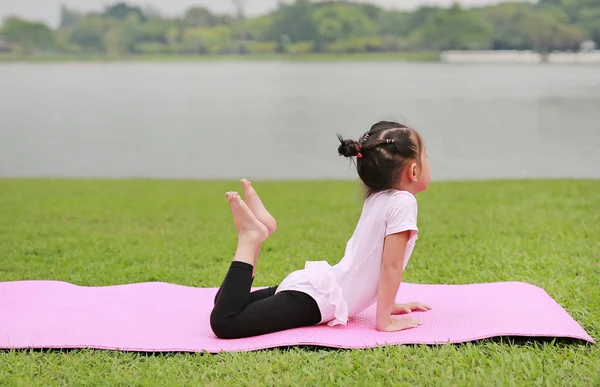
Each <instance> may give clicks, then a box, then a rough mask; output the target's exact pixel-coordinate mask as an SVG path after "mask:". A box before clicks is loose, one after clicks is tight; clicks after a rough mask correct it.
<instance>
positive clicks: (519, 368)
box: [0, 179, 600, 386]
mask: <svg viewBox="0 0 600 387" xmlns="http://www.w3.org/2000/svg"><path fill="white" fill-rule="evenodd" d="M255 187H256V188H257V190H258V192H259V193H260V194H262V196H263V199H264V201H265V203H266V205H267V208H269V209H270V210H271V212H272V213H273V215H274V216H275V218H277V220H278V222H279V229H278V231H277V232H276V233H275V234H274V235H273V236H272V237H271V238H270V239H269V240H268V241H267V242H266V244H265V246H264V248H263V253H262V256H261V260H260V261H259V266H258V275H257V277H256V281H255V285H257V286H263V285H271V284H276V283H278V281H280V280H281V279H283V277H284V276H285V275H286V274H287V273H288V272H290V271H292V270H295V269H298V268H300V267H302V266H303V264H304V261H305V260H323V259H324V260H327V261H329V262H330V263H332V264H333V263H335V262H337V261H338V260H339V259H340V258H341V255H342V253H343V249H344V246H345V243H346V241H347V240H348V238H349V237H350V235H351V233H352V231H353V228H354V226H355V224H356V220H357V217H358V215H359V212H360V192H359V190H358V185H357V184H356V183H355V182H255ZM232 189H238V183H237V182H195V181H150V180H115V181H100V180H10V179H5V180H0V280H2V281H11V280H26V279H47V280H61V281H67V282H72V283H75V284H79V285H88V286H99V285H111V284H123V283H134V282H144V281H165V282H172V283H177V284H182V285H188V286H202V287H214V286H218V285H219V284H220V282H221V280H222V277H223V275H224V274H225V271H226V269H227V267H228V265H229V262H230V260H231V258H232V253H233V251H234V248H235V245H236V240H235V234H234V228H233V225H232V222H231V219H230V214H229V212H228V208H227V205H226V201H225V198H224V196H223V192H225V191H226V190H232ZM418 199H419V206H420V207H419V226H420V229H421V232H420V239H419V242H418V243H417V247H416V249H415V252H414V254H413V257H412V258H411V262H410V264H409V265H408V268H407V272H406V274H405V281H408V282H418V283H449V284H466V283H476V282H493V281H526V282H529V283H532V284H535V285H538V286H541V287H543V288H544V289H546V291H548V293H549V294H550V295H551V296H552V297H554V298H555V299H556V300H557V301H558V302H559V303H560V304H561V305H562V306H563V307H565V308H566V310H567V311H568V312H569V313H570V314H571V315H572V316H573V317H574V318H575V319H576V320H577V321H578V322H579V323H580V324H581V325H582V326H583V327H584V328H585V329H586V330H587V331H588V332H589V333H590V334H591V335H592V337H594V338H595V339H596V340H597V341H598V340H599V339H600V319H599V317H600V280H599V279H600V253H599V251H600V180H595V181H593V180H588V181H575V180H573V181H568V180H557V181H488V182H453V183H434V184H432V185H431V187H430V189H429V191H427V192H425V193H423V194H420V195H418ZM506 313H510V310H507V311H506ZM0 318H1V316H0ZM599 370H600V349H599V346H598V345H595V346H592V345H582V344H579V343H563V342H560V341H559V342H541V341H525V342H511V341H510V340H507V339H502V340H483V341H480V342H476V343H468V344H461V345H444V346H395V347H386V348H378V349H368V350H331V349H314V348H291V349H290V348H287V349H275V350H265V351H258V352H250V353H235V354H227V353H225V354H218V355H210V354H165V355H160V354H157V355H145V354H137V353H120V352H110V351H100V350H73V351H65V352H61V351H27V350H24V351H3V352H0V385H39V384H69V385H80V384H94V385H96V384H102V385H175V384H177V385H189V384H192V385H205V384H208V385H223V386H238V385H319V386H320V385H334V384H335V385H347V386H359V385H368V386H374V385H390V384H401V385H409V384H417V385H431V384H437V385H444V386H446V385H461V386H462V385H502V386H505V385H506V386H521V385H544V386H545V385H557V386H563V385H580V386H600V371H599Z"/></svg>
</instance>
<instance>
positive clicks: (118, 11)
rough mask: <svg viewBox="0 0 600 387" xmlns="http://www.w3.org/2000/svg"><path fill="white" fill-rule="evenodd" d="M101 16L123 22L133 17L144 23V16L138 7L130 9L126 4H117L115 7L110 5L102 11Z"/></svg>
mask: <svg viewBox="0 0 600 387" xmlns="http://www.w3.org/2000/svg"><path fill="white" fill-rule="evenodd" d="M102 15H103V16H104V17H107V18H112V19H117V20H125V19H127V18H129V17H130V16H131V15H135V16H137V18H138V20H140V21H141V22H145V21H146V15H144V12H143V11H142V9H141V8H140V7H132V6H129V5H127V4H126V3H117V4H115V5H111V6H109V7H107V8H106V9H105V10H104V13H103V14H102Z"/></svg>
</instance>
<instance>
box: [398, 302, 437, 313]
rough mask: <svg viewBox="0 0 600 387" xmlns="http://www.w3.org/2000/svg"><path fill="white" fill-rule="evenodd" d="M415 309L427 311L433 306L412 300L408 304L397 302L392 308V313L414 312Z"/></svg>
mask: <svg viewBox="0 0 600 387" xmlns="http://www.w3.org/2000/svg"><path fill="white" fill-rule="evenodd" d="M415 310H420V311H423V312H426V311H428V310H431V307H430V306H427V305H425V304H423V303H420V302H411V303H408V304H395V305H394V309H392V314H405V313H410V312H413V311H415Z"/></svg>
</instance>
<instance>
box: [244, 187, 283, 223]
mask: <svg viewBox="0 0 600 387" xmlns="http://www.w3.org/2000/svg"><path fill="white" fill-rule="evenodd" d="M241 182H242V188H243V189H244V200H245V201H246V204H248V207H249V208H250V211H252V213H253V214H254V215H255V216H256V218H257V219H258V220H259V221H260V222H261V223H262V224H264V225H265V226H266V227H267V229H268V230H269V234H272V233H274V232H275V230H276V229H277V222H276V221H275V218H273V216H272V215H271V214H270V213H269V211H267V209H266V208H265V206H264V204H263V203H262V201H261V200H260V198H259V197H258V194H257V193H256V190H255V189H254V187H252V183H251V182H250V181H248V180H247V179H242V180H241Z"/></svg>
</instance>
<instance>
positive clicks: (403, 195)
mask: <svg viewBox="0 0 600 387" xmlns="http://www.w3.org/2000/svg"><path fill="white" fill-rule="evenodd" d="M372 199H373V200H378V201H379V200H381V201H387V202H388V203H391V202H396V201H408V202H412V203H416V202H417V198H415V195H413V194H411V193H410V192H408V191H401V190H397V189H390V190H387V191H383V192H379V193H377V194H375V195H373V198H372Z"/></svg>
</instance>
